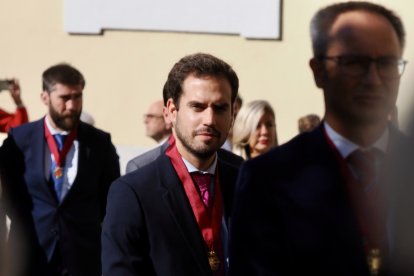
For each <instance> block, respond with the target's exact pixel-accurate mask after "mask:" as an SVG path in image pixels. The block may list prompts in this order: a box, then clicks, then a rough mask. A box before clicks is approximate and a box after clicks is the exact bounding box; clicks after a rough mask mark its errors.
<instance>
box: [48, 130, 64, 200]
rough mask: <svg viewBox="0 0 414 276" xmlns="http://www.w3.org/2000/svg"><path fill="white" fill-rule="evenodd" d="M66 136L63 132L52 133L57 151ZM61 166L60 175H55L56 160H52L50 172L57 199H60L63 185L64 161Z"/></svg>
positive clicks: (61, 147)
mask: <svg viewBox="0 0 414 276" xmlns="http://www.w3.org/2000/svg"><path fill="white" fill-rule="evenodd" d="M66 137H67V135H64V134H55V135H53V138H54V139H55V141H56V145H57V148H58V150H59V153H60V152H61V151H62V149H63V145H64V143H65V140H66ZM61 167H62V168H61V170H62V176H60V177H57V176H56V174H55V171H56V169H57V166H56V162H55V161H53V160H52V166H51V174H52V179H53V184H54V189H55V192H56V196H57V198H58V200H59V201H60V200H61V196H62V187H63V179H64V177H63V171H64V163H63V164H61Z"/></svg>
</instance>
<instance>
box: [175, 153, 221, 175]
mask: <svg viewBox="0 0 414 276" xmlns="http://www.w3.org/2000/svg"><path fill="white" fill-rule="evenodd" d="M181 158H182V159H183V161H184V164H185V166H186V167H187V170H188V172H189V173H192V172H201V173H203V174H205V173H209V174H212V175H214V174H215V173H216V167H217V154H216V156H215V157H214V162H213V164H211V166H210V167H209V168H208V169H207V170H205V171H202V170H199V169H197V168H196V167H194V166H193V165H192V164H191V163H190V162H188V161H187V160H185V159H184V157H181Z"/></svg>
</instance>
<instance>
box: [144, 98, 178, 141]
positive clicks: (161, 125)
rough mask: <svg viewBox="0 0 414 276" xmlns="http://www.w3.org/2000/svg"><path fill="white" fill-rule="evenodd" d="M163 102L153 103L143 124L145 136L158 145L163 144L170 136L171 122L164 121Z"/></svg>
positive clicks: (145, 115)
mask: <svg viewBox="0 0 414 276" xmlns="http://www.w3.org/2000/svg"><path fill="white" fill-rule="evenodd" d="M163 109H164V103H163V101H161V100H160V101H156V102H153V103H152V104H151V105H150V106H149V108H148V111H147V113H146V114H144V124H145V130H146V135H147V136H148V137H151V138H152V139H154V140H155V141H156V142H157V143H158V144H159V145H160V144H162V143H164V142H165V141H166V140H167V139H168V137H170V135H171V127H172V125H171V122H169V121H168V120H167V121H166V120H165V117H164V112H163Z"/></svg>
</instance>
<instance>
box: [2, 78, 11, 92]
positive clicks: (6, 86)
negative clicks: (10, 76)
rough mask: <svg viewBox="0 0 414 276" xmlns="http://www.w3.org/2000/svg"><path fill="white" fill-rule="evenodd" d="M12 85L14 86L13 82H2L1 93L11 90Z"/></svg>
mask: <svg viewBox="0 0 414 276" xmlns="http://www.w3.org/2000/svg"><path fill="white" fill-rule="evenodd" d="M11 84H13V81H12V80H0V92H1V91H3V90H9V88H10V85H11Z"/></svg>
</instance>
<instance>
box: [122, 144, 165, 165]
mask: <svg viewBox="0 0 414 276" xmlns="http://www.w3.org/2000/svg"><path fill="white" fill-rule="evenodd" d="M168 145H169V144H168V141H165V142H164V143H162V145H160V146H158V147H156V148H153V149H151V150H149V151H147V152H144V153H143V154H140V155H138V156H136V157H134V158H133V159H131V160H129V161H128V163H127V166H126V173H130V172H132V171H135V170H137V169H139V168H141V167H143V166H145V165H147V164H149V163H151V162H152V161H154V160H155V159H157V157H158V156H160V155H161V154H163V153H164V152H165V150H166V149H167V148H168Z"/></svg>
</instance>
